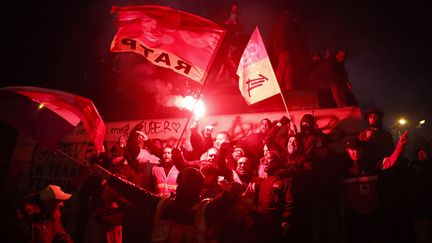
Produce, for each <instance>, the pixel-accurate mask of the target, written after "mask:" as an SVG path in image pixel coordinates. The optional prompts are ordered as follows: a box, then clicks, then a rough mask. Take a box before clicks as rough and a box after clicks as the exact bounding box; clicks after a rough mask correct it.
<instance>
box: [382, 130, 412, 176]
mask: <svg viewBox="0 0 432 243" xmlns="http://www.w3.org/2000/svg"><path fill="white" fill-rule="evenodd" d="M407 143H408V130H407V131H405V132H404V133H403V134H402V136H400V138H399V141H398V143H397V144H396V148H395V149H394V151H393V153H392V154H391V155H390V156H389V157H385V158H384V159H383V162H382V166H381V169H382V170H385V169H388V168H390V167H392V166H393V165H394V164H395V163H396V161H397V160H398V159H399V158H400V157H401V155H402V154H403V151H404V149H405V145H406V144H407Z"/></svg>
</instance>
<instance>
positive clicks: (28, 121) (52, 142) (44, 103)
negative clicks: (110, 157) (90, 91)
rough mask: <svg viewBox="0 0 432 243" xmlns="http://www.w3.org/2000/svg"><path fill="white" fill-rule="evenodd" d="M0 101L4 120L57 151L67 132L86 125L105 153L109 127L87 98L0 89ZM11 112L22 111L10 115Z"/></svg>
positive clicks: (46, 91) (35, 89) (47, 91)
mask: <svg viewBox="0 0 432 243" xmlns="http://www.w3.org/2000/svg"><path fill="white" fill-rule="evenodd" d="M14 94H15V95H14ZM18 95H19V96H18ZM30 100H31V101H32V102H29V101H30ZM0 101H1V103H2V104H1V105H0V107H1V108H2V109H1V111H0V118H1V119H2V120H5V122H7V123H8V124H10V125H11V126H14V127H16V128H18V130H20V131H21V132H23V133H24V134H26V135H28V136H31V137H34V138H35V139H36V140H37V141H39V142H42V143H44V144H46V145H48V146H49V147H51V148H53V149H54V148H56V146H57V142H58V140H59V139H61V138H62V136H64V135H65V133H66V132H68V131H70V130H71V129H73V128H74V127H75V126H77V125H78V124H79V123H80V122H81V121H82V123H83V125H84V128H85V130H86V131H87V134H88V136H89V137H90V138H91V139H92V140H93V142H94V144H95V147H96V149H97V150H98V151H102V145H103V140H104V136H105V124H104V122H103V120H102V118H101V117H100V115H99V113H98V111H97V110H96V107H95V106H94V104H93V102H92V101H91V100H89V99H87V98H84V97H81V96H78V95H74V94H71V93H67V92H63V91H59V90H52V89H45V88H39V87H25V86H23V87H5V88H0ZM10 109H14V110H18V111H17V112H10V111H9V110H10Z"/></svg>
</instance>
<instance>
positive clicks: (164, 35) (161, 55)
mask: <svg viewBox="0 0 432 243" xmlns="http://www.w3.org/2000/svg"><path fill="white" fill-rule="evenodd" d="M112 11H113V12H115V13H117V22H118V31H117V34H116V35H115V37H114V39H113V41H112V43H111V52H134V53H137V54H139V55H142V56H143V57H145V58H146V59H147V60H148V61H149V62H151V63H153V64H155V65H157V66H160V67H164V68H168V69H171V70H172V71H174V72H176V73H178V74H180V75H183V76H186V77H188V78H191V79H192V80H194V81H197V82H199V83H203V82H204V80H205V78H206V75H207V74H208V72H209V69H210V66H211V63H212V60H213V59H214V56H215V55H216V52H217V50H218V48H219V46H220V43H221V42H222V39H223V36H224V34H225V30H224V28H222V27H221V26H219V25H218V24H216V23H214V22H212V21H210V20H208V19H205V18H203V17H200V16H196V15H193V14H191V13H187V12H183V11H180V10H176V9H172V8H170V7H166V6H157V5H144V6H131V7H113V9H112Z"/></svg>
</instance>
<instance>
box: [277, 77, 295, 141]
mask: <svg viewBox="0 0 432 243" xmlns="http://www.w3.org/2000/svg"><path fill="white" fill-rule="evenodd" d="M278 86H279V84H278ZM279 91H280V92H279V93H280V95H281V97H282V103H283V104H284V106H285V110H286V112H287V115H288V119H289V121H290V123H291V125H292V126H293V128H294V130H293V131H294V134H297V127H296V126H295V124H294V123H293V121H292V119H291V115H290V113H289V110H288V106H287V104H286V101H285V97H284V95H283V93H282V90H281V89H280V86H279Z"/></svg>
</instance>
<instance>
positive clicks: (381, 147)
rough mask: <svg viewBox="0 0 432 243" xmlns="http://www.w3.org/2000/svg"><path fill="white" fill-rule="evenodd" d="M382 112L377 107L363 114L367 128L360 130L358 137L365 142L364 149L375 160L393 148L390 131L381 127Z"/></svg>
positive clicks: (387, 153)
mask: <svg viewBox="0 0 432 243" xmlns="http://www.w3.org/2000/svg"><path fill="white" fill-rule="evenodd" d="M383 118H384V113H383V112H382V111H380V110H378V109H377V108H371V109H369V110H367V111H366V112H365V114H364V119H365V121H366V123H367V128H366V129H365V130H363V131H362V132H360V134H359V136H358V138H359V139H360V140H361V141H363V142H366V147H365V149H366V151H367V152H368V153H369V154H370V156H371V159H372V160H373V161H375V162H379V161H381V160H382V159H383V158H384V157H386V156H389V155H390V154H391V153H392V152H393V150H394V143H393V137H392V135H391V133H390V132H389V131H387V130H385V129H384V128H383Z"/></svg>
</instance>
